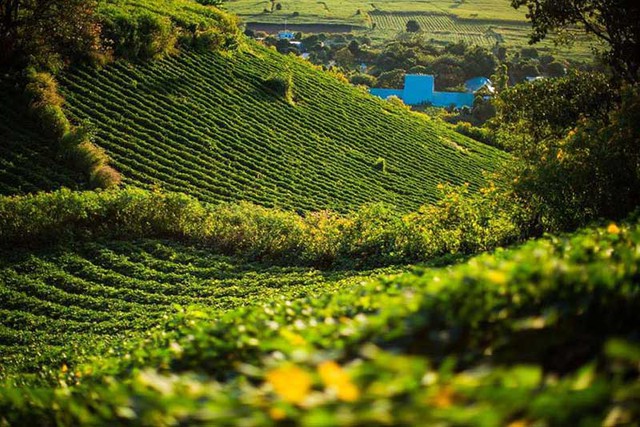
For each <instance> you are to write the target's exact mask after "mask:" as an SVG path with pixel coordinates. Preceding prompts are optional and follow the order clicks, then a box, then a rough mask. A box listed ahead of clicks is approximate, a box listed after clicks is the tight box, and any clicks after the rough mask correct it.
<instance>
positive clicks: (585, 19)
mask: <svg viewBox="0 0 640 427" xmlns="http://www.w3.org/2000/svg"><path fill="white" fill-rule="evenodd" d="M511 4H512V5H513V7H515V8H519V7H522V6H525V7H527V8H528V9H529V12H528V14H527V17H528V18H529V19H530V20H531V23H532V25H533V33H532V35H531V42H532V43H535V42H538V41H540V40H543V39H544V38H546V37H547V36H548V35H549V33H551V32H553V31H555V30H559V29H566V28H569V27H572V26H577V27H579V28H582V29H584V30H585V31H586V32H587V33H589V34H592V35H594V36H596V37H597V38H598V39H600V40H601V41H603V42H604V43H606V44H607V45H608V47H609V48H608V50H607V52H605V55H606V59H607V60H608V62H609V63H610V64H611V66H612V67H613V69H614V71H615V72H616V73H617V74H618V75H619V76H620V77H622V78H624V79H625V80H627V81H631V82H638V81H640V3H639V2H638V1H637V0H512V1H511Z"/></svg>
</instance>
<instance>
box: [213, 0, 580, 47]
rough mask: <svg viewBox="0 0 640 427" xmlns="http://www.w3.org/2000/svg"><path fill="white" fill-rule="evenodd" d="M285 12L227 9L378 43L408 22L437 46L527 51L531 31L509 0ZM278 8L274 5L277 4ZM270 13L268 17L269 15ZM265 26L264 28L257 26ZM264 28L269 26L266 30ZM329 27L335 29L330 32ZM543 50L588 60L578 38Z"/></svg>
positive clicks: (440, 0)
mask: <svg viewBox="0 0 640 427" xmlns="http://www.w3.org/2000/svg"><path fill="white" fill-rule="evenodd" d="M276 3H279V4H281V6H282V7H281V9H280V10H277V9H274V10H273V11H271V2H269V1H263V2H255V1H249V0H232V1H229V2H227V3H225V8H226V9H228V10H229V11H231V12H233V13H235V14H237V15H238V16H239V17H240V18H241V20H242V21H243V22H245V23H250V25H249V26H250V27H255V28H260V29H266V30H268V31H270V32H277V31H278V30H281V29H284V28H285V24H286V25H287V27H288V28H290V29H292V30H294V31H302V32H308V33H313V32H329V33H330V32H344V31H348V30H349V28H348V27H344V26H345V25H348V26H351V30H352V31H353V32H354V33H359V34H366V35H367V36H369V37H370V38H371V39H373V40H374V41H375V42H382V41H386V40H389V39H391V38H393V37H395V36H397V35H398V34H399V33H401V32H404V31H405V29H406V24H407V22H408V21H409V20H415V21H417V22H418V23H419V24H420V26H421V31H423V32H424V34H425V36H426V38H427V39H429V40H432V41H433V42H435V43H439V44H441V43H451V42H459V41H464V42H466V43H469V44H471V45H478V46H484V47H493V46H495V45H496V44H501V45H503V46H507V47H518V48H520V47H524V46H527V45H528V41H529V38H528V37H529V34H530V32H531V27H530V25H529V23H528V22H527V20H526V16H525V15H526V11H525V10H523V9H520V10H516V9H513V8H512V7H511V2H510V1H509V0H466V1H458V0H429V1H426V0H425V1H420V0H415V1H395V0H382V1H379V2H374V3H366V2H342V1H331V0H329V1H326V2H316V1H310V0H296V1H287V0H284V1H278V2H276ZM274 4H275V3H274ZM265 10H267V11H268V12H266V11H265ZM259 24H262V25H259ZM265 24H268V25H269V26H267V27H265ZM331 25H335V27H334V28H335V29H334V30H332V27H331ZM539 48H540V49H542V50H543V51H545V52H549V53H552V54H554V55H555V56H560V57H567V58H575V59H589V58H590V57H591V56H592V53H591V50H590V48H589V41H588V40H587V39H586V38H584V37H582V36H580V35H578V36H577V42H576V43H574V45H573V46H571V47H565V46H556V45H555V44H554V43H553V42H551V41H545V42H542V43H541V44H539Z"/></svg>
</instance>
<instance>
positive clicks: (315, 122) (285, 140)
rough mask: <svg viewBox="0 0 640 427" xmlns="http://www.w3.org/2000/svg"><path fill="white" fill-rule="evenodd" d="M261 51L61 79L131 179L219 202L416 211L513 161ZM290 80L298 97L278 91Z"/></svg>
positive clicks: (79, 117) (73, 105)
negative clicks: (372, 205) (451, 186)
mask: <svg viewBox="0 0 640 427" xmlns="http://www.w3.org/2000/svg"><path fill="white" fill-rule="evenodd" d="M252 49H253V51H252V52H235V53H205V54H199V53H183V54H180V55H178V56H175V57H170V58H166V59H164V60H161V61H157V62H154V63H152V64H148V65H131V64H128V63H125V62H118V63H115V64H113V65H110V66H108V67H106V69H104V70H102V71H95V70H92V69H87V68H78V69H74V70H71V71H70V72H68V73H65V74H63V75H62V76H60V78H59V81H60V84H61V90H62V92H63V94H64V96H65V98H66V104H65V105H66V106H65V108H66V111H67V112H68V113H69V115H70V117H71V118H73V119H75V120H76V121H77V122H81V121H87V120H88V121H90V123H91V126H92V127H94V128H95V136H96V137H95V142H96V143H97V144H98V145H99V146H100V147H102V148H104V149H106V150H107V153H108V154H109V156H110V157H111V158H112V159H113V165H114V167H115V168H116V169H117V170H119V171H120V172H121V173H122V174H123V175H124V178H125V183H126V184H129V185H135V186H140V187H143V188H153V187H156V186H160V187H161V188H163V189H166V190H170V191H181V192H186V193H188V194H191V195H194V196H197V197H198V198H200V199H201V200H203V201H208V202H217V201H232V200H247V201H252V202H255V203H258V204H261V205H265V206H278V207H282V208H290V209H300V210H319V209H327V208H330V209H334V210H339V211H344V210H347V209H350V208H355V207H358V206H360V205H362V204H364V203H367V202H375V201H385V202H388V203H391V204H394V205H397V206H399V207H401V208H403V209H405V210H409V209H414V208H417V207H418V206H420V205H421V204H424V203H427V202H432V201H435V200H436V198H437V196H436V191H435V190H436V186H437V185H438V184H440V183H456V184H462V183H464V182H468V183H470V184H471V186H472V187H473V188H477V187H478V186H479V185H480V184H481V183H482V182H483V172H484V171H492V170H493V169H494V168H495V167H496V162H497V161H498V160H500V159H501V158H504V154H503V153H501V152H500V151H498V150H495V149H493V148H490V147H487V146H485V145H482V144H479V143H476V142H474V141H472V140H470V139H467V138H464V137H461V136H460V135H458V134H456V133H454V132H452V131H451V130H449V129H448V128H446V127H445V126H443V125H440V124H439V123H436V122H435V121H431V120H429V119H427V118H424V117H420V116H417V115H415V114H412V113H410V112H408V111H406V110H404V109H402V108H398V107H395V106H392V105H390V104H389V103H385V102H382V101H380V100H377V99H374V98H372V97H370V96H369V95H368V94H366V93H364V92H363V91H361V90H360V89H357V88H354V87H351V86H349V85H347V84H344V83H342V82H340V81H338V80H337V79H336V78H334V77H332V76H330V75H328V74H327V73H326V72H323V71H319V70H316V69H313V68H312V67H311V66H310V65H309V64H306V63H304V62H303V61H301V60H299V59H296V58H293V57H285V56H282V55H279V54H278V53H276V52H273V51H271V50H268V49H264V48H261V47H257V46H252ZM289 78H291V81H292V97H293V99H292V101H291V102H289V101H287V99H286V96H284V95H282V94H278V93H277V92H276V91H274V90H273V89H271V88H270V86H269V85H270V81H269V79H271V80H272V81H271V83H273V81H278V79H281V80H282V79H284V80H285V81H286V80H287V79H289ZM379 158H383V159H384V160H385V161H386V165H387V170H386V171H381V170H378V168H376V161H377V160H378V159H379Z"/></svg>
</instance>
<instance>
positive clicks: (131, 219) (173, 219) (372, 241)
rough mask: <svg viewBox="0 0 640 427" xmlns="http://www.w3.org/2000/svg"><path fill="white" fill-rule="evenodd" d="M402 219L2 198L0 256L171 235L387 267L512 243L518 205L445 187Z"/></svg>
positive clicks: (373, 211)
mask: <svg viewBox="0 0 640 427" xmlns="http://www.w3.org/2000/svg"><path fill="white" fill-rule="evenodd" d="M442 191H443V199H442V200H441V201H440V202H438V203H437V204H436V205H427V206H424V207H423V208H421V209H420V210H419V211H417V212H415V213H411V214H407V215H403V214H402V213H399V212H398V211H397V210H396V209H394V208H393V207H391V206H386V205H382V204H374V205H368V206H364V207H362V208H361V209H359V210H357V211H354V212H352V213H350V214H348V215H345V216H340V215H336V214H334V213H331V212H327V211H325V212H316V213H309V214H307V215H306V216H304V217H303V216H299V215H297V214H295V213H291V212H285V211H280V210H276V209H267V208H263V207H259V206H256V205H252V204H250V203H240V204H222V205H206V204H202V203H201V202H199V201H198V200H197V199H195V198H192V197H190V196H187V195H184V194H179V193H162V192H153V191H145V190H139V189H134V188H128V189H125V190H116V191H104V192H85V193H76V192H72V191H68V190H60V191H57V192H54V193H49V194H44V193H43V194H36V195H29V196H21V197H3V198H0V242H1V243H0V248H1V247H4V248H11V247H14V246H16V245H18V246H25V245H26V246H31V247H37V246H41V245H43V244H50V243H55V242H61V241H67V240H73V239H80V240H82V239H87V238H92V239H95V238H99V237H104V236H106V237H127V238H133V237H170V238H176V239H180V240H184V241H189V242H194V243H198V244H202V245H205V246H207V247H209V248H211V249H212V250H215V251H218V252H221V253H225V254H234V255H243V256H247V257H249V258H252V259H263V260H272V261H278V262H287V263H294V264H314V265H331V264H334V263H336V262H346V263H350V264H357V265H361V264H368V265H371V264H388V263H399V262H410V261H416V260H425V259H430V258H433V257H436V256H441V255H446V254H464V253H474V252H478V251H483V250H487V249H490V248H493V247H496V246H499V245H503V244H506V243H509V242H512V241H515V240H517V239H518V238H519V237H520V234H521V227H520V225H519V224H518V223H517V213H518V211H517V209H516V208H515V206H516V205H515V204H513V202H512V201H510V200H509V199H508V198H506V197H505V196H504V195H503V194H500V193H499V192H498V191H497V190H496V189H495V188H489V189H487V190H485V191H484V192H483V194H481V195H471V194H469V192H468V189H467V187H462V188H459V189H453V188H450V189H448V190H447V189H446V188H444V187H443V189H442Z"/></svg>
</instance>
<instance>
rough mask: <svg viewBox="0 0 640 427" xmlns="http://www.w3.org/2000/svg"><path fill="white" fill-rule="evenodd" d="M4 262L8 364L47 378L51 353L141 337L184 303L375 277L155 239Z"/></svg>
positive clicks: (271, 294) (0, 271) (1, 280)
mask: <svg viewBox="0 0 640 427" xmlns="http://www.w3.org/2000/svg"><path fill="white" fill-rule="evenodd" d="M2 258H3V259H4V261H3V262H2V265H0V299H1V300H2V309H1V314H2V316H1V318H2V320H0V346H1V347H0V348H2V352H1V354H2V356H1V357H0V360H2V361H3V363H2V364H3V365H4V366H6V367H8V368H9V367H10V368H11V370H12V371H16V370H23V371H34V370H37V367H38V366H37V362H36V363H32V356H33V355H34V354H35V353H43V352H44V353H46V352H47V351H46V349H47V346H50V345H52V346H56V347H60V348H61V347H64V346H65V345H67V344H69V343H72V344H74V343H77V342H79V341H83V340H85V339H87V337H93V339H96V340H97V341H100V342H101V341H104V340H109V339H114V338H117V337H123V336H124V335H129V334H136V333H141V332H142V331H145V330H147V329H149V328H150V327H152V326H153V325H155V324H157V323H158V321H159V320H160V319H162V318H163V316H166V315H168V314H170V313H174V312H175V311H176V304H178V305H182V306H194V305H201V306H206V307H208V308H209V309H217V310H221V311H227V310H230V309H232V308H234V307H239V306H247V305H253V304H256V303H260V302H267V301H271V300H274V299H278V298H281V297H288V298H297V297H303V296H307V295H311V294H314V293H318V292H330V291H333V290H336V289H342V288H343V287H346V286H353V285H355V284H356V283H357V282H358V281H359V280H361V277H364V276H368V275H369V274H372V273H369V272H364V273H363V272H359V273H356V272H353V271H333V272H321V271H318V270H314V269H309V268H296V267H273V266H268V265H264V264H257V263H247V262H241V261H239V260H237V259H234V258H229V257H223V256H216V255H211V254H210V253H208V252H207V251H204V250H199V249H196V248H192V247H185V246H181V245H177V244H174V243H170V242H162V241H155V240H142V241H135V242H111V243H87V244H85V245H82V246H80V247H77V248H76V249H74V250H69V249H58V250H54V251H52V252H51V253H48V254H38V255H33V254H27V253H18V254H3V257H2ZM381 271H382V270H381ZM386 271H389V270H386ZM356 276H357V277H356ZM25 346H30V347H32V348H31V350H28V351H25V349H24V347H25ZM67 350H68V354H71V353H72V351H71V347H69V346H67ZM51 357H53V356H51ZM0 376H2V371H0Z"/></svg>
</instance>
